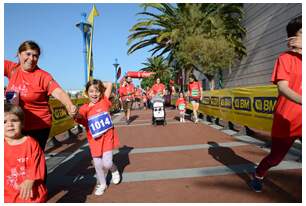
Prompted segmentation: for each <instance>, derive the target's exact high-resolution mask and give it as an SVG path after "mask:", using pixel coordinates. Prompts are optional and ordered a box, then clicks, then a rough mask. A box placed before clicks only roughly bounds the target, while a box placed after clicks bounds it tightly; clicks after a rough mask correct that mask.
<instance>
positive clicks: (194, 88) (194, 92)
mask: <svg viewBox="0 0 306 206" xmlns="http://www.w3.org/2000/svg"><path fill="white" fill-rule="evenodd" d="M201 88H202V86H201V84H200V83H199V82H191V83H189V85H188V91H189V95H190V96H191V97H192V98H193V99H200V97H201Z"/></svg>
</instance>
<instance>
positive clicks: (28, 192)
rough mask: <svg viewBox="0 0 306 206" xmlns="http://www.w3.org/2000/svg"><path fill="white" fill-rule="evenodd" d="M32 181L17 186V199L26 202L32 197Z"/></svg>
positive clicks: (25, 181)
mask: <svg viewBox="0 0 306 206" xmlns="http://www.w3.org/2000/svg"><path fill="white" fill-rule="evenodd" d="M33 184H34V180H29V179H26V180H24V181H23V182H22V183H21V184H20V185H19V190H20V192H19V197H20V198H21V199H24V200H28V199H30V198H32V197H33V191H32V187H33Z"/></svg>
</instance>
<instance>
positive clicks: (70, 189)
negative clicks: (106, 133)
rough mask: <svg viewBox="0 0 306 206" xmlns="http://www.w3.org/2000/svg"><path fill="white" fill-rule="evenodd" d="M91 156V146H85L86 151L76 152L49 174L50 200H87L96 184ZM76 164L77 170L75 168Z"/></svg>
mask: <svg viewBox="0 0 306 206" xmlns="http://www.w3.org/2000/svg"><path fill="white" fill-rule="evenodd" d="M89 158H90V156H89V148H88V147H87V148H86V147H85V148H84V151H82V152H79V153H77V154H75V155H74V156H73V157H72V158H71V159H69V160H68V161H66V162H64V163H61V164H60V165H59V166H58V167H57V168H55V170H53V171H52V172H51V173H50V174H48V178H47V188H48V193H49V194H48V202H49V201H50V202H86V198H87V195H91V194H92V192H93V189H94V187H95V185H96V178H95V177H94V174H95V171H94V169H89V167H92V163H91V161H90V159H89ZM76 166H77V171H75V170H74V169H76V168H75V167H76ZM69 173H70V174H69ZM71 173H72V174H71ZM56 196H59V197H56ZM52 198H54V200H52Z"/></svg>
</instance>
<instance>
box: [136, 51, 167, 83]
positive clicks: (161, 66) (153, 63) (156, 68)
mask: <svg viewBox="0 0 306 206" xmlns="http://www.w3.org/2000/svg"><path fill="white" fill-rule="evenodd" d="M142 64H143V65H144V66H145V67H144V68H142V69H141V70H142V71H148V72H155V74H154V75H153V77H151V78H147V79H143V80H142V82H141V86H142V88H145V87H146V86H149V87H151V86H152V85H153V83H154V79H155V78H157V77H159V78H160V80H161V82H162V83H164V84H165V85H168V84H169V80H170V78H171V74H172V73H173V71H172V70H173V68H172V67H170V66H169V64H168V62H167V61H166V60H165V59H164V58H163V57H162V56H158V57H150V58H147V61H146V62H144V63H142Z"/></svg>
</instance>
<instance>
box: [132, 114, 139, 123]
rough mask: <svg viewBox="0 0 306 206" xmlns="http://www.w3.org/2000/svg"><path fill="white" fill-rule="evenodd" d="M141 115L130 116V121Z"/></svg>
mask: <svg viewBox="0 0 306 206" xmlns="http://www.w3.org/2000/svg"><path fill="white" fill-rule="evenodd" d="M138 117H139V116H138V115H132V116H130V123H132V122H133V121H134V120H136V119H137V118H138Z"/></svg>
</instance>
